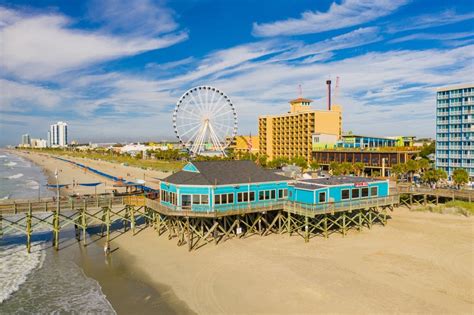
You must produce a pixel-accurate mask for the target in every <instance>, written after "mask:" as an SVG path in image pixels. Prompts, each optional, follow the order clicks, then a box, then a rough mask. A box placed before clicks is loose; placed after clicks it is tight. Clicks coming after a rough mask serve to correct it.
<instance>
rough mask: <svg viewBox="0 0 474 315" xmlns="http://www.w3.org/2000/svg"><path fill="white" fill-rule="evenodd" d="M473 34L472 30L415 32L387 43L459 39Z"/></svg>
mask: <svg viewBox="0 0 474 315" xmlns="http://www.w3.org/2000/svg"><path fill="white" fill-rule="evenodd" d="M472 36H474V34H473V33H472V32H464V33H416V34H411V35H407V36H402V37H398V38H395V39H392V40H390V41H389V43H401V42H407V41H412V40H441V41H446V40H452V39H461V38H466V37H472Z"/></svg>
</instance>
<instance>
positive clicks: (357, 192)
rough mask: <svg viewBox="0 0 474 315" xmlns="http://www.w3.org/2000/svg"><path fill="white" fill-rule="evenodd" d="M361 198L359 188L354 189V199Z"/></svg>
mask: <svg viewBox="0 0 474 315" xmlns="http://www.w3.org/2000/svg"><path fill="white" fill-rule="evenodd" d="M359 196H360V190H359V189H358V188H354V189H352V199H357V198H359Z"/></svg>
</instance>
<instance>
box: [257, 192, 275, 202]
mask: <svg viewBox="0 0 474 315" xmlns="http://www.w3.org/2000/svg"><path fill="white" fill-rule="evenodd" d="M269 199H276V190H275V189H273V190H262V191H259V192H258V200H269Z"/></svg>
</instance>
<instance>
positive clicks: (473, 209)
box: [412, 200, 474, 216]
mask: <svg viewBox="0 0 474 315" xmlns="http://www.w3.org/2000/svg"><path fill="white" fill-rule="evenodd" d="M412 209H413V211H427V212H433V213H451V214H462V215H465V216H471V215H474V203H472V202H468V201H460V200H455V201H449V202H447V203H445V204H440V205H437V206H436V205H428V206H421V207H414V208H412Z"/></svg>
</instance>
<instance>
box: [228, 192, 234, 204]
mask: <svg viewBox="0 0 474 315" xmlns="http://www.w3.org/2000/svg"><path fill="white" fill-rule="evenodd" d="M227 203H234V194H227Z"/></svg>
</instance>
